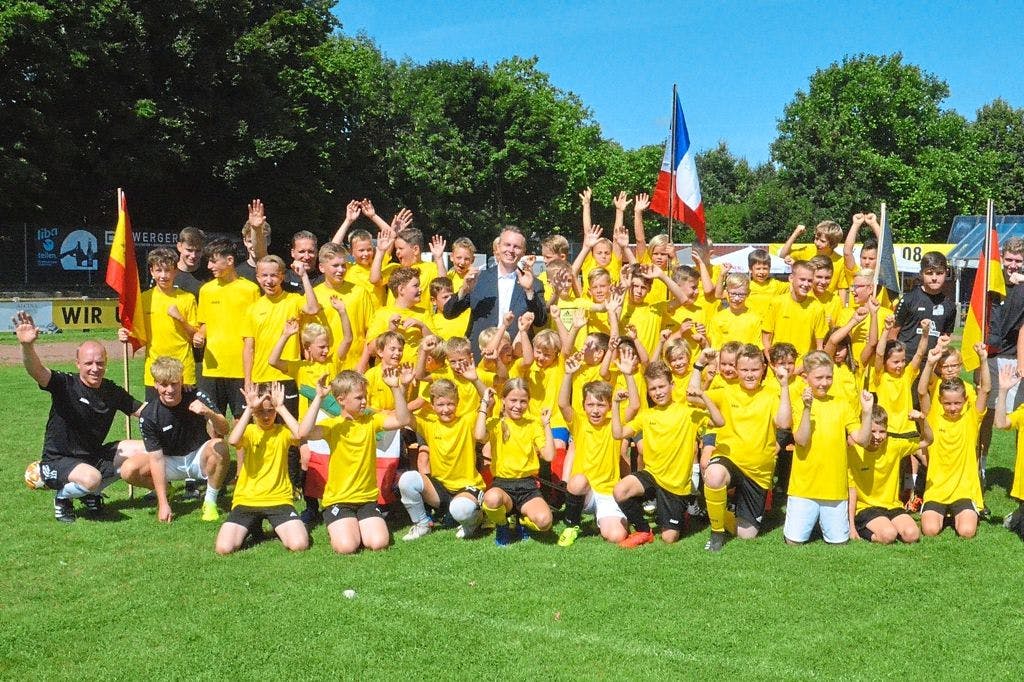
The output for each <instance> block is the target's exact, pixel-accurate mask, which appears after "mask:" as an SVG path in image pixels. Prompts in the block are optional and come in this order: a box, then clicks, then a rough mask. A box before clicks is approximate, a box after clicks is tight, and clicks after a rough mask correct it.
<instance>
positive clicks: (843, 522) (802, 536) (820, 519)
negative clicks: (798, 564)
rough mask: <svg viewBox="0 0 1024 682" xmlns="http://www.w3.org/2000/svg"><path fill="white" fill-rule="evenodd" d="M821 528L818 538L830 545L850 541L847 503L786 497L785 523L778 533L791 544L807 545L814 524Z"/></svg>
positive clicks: (843, 501)
mask: <svg viewBox="0 0 1024 682" xmlns="http://www.w3.org/2000/svg"><path fill="white" fill-rule="evenodd" d="M815 523H818V524H820V525H821V535H822V537H824V538H825V542H827V543H829V544H830V545H838V544H842V543H844V542H848V541H849V540H850V501H849V500H812V499H810V498H807V497H796V496H794V495H790V496H789V497H788V498H787V500H786V523H785V525H784V526H783V527H782V534H783V535H784V536H785V537H786V539H787V540H789V541H791V542H807V540H808V539H810V537H811V531H812V530H814V524H815Z"/></svg>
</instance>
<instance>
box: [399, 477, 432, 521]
mask: <svg viewBox="0 0 1024 682" xmlns="http://www.w3.org/2000/svg"><path fill="white" fill-rule="evenodd" d="M398 490H399V492H401V493H402V504H403V505H405V509H406V511H408V512H409V520H410V521H412V522H413V523H426V522H427V508H426V507H425V506H423V476H422V475H421V474H420V472H418V471H406V472H405V473H404V474H402V476H401V478H399V479H398Z"/></svg>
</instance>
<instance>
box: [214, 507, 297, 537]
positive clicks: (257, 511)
mask: <svg viewBox="0 0 1024 682" xmlns="http://www.w3.org/2000/svg"><path fill="white" fill-rule="evenodd" d="M263 519H266V520H267V521H270V525H271V526H272V527H273V528H274V529H275V530H276V529H277V527H278V526H280V525H281V524H282V523H288V522H289V521H299V520H300V519H299V515H298V513H297V512H296V511H295V507H294V506H292V505H290V504H278V505H274V506H272V507H247V506H246V505H244V504H240V505H238V506H237V507H234V508H232V510H231V513H230V514H228V518H227V523H237V524H238V525H239V526H244V527H245V529H246V530H247V531H249V532H250V533H253V532H255V531H257V530H259V528H260V526H262V525H263Z"/></svg>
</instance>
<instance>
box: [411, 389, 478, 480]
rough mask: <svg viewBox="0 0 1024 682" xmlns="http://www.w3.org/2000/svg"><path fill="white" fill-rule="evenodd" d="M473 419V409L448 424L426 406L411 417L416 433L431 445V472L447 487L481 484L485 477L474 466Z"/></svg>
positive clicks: (474, 417)
mask: <svg viewBox="0 0 1024 682" xmlns="http://www.w3.org/2000/svg"><path fill="white" fill-rule="evenodd" d="M475 423H476V412H475V411H470V412H467V413H465V414H463V415H462V416H461V417H456V419H455V421H454V422H452V423H451V424H445V423H443V422H442V421H441V420H439V419H438V418H437V414H436V413H434V411H433V410H429V409H428V410H423V411H422V412H421V413H420V414H418V415H417V416H416V418H415V420H414V423H413V426H414V428H415V429H416V433H418V434H420V435H421V436H423V439H424V441H426V444H427V447H428V448H429V449H430V475H431V476H433V477H434V478H436V479H437V480H439V481H441V483H442V484H444V487H445V488H446V489H447V490H449V491H452V492H455V491H458V490H461V489H463V488H470V487H472V488H483V487H484V479H483V477H482V476H481V475H480V472H479V471H477V469H476V443H475V441H474V440H473V425H474V424H475Z"/></svg>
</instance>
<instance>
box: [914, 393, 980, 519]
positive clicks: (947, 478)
mask: <svg viewBox="0 0 1024 682" xmlns="http://www.w3.org/2000/svg"><path fill="white" fill-rule="evenodd" d="M983 415H984V413H983V412H978V411H977V409H975V405H974V404H973V403H966V402H965V403H964V406H963V408H961V410H960V416H959V418H956V419H950V418H949V417H947V416H946V415H945V414H941V415H939V417H938V418H937V419H932V418H930V417H929V418H928V423H929V424H930V425H931V427H932V432H933V433H934V434H935V440H934V441H933V442H932V444H931V445H930V446H928V477H927V479H926V480H925V484H924V501H925V503H928V502H938V503H939V504H950V503H952V502H956V501H957V500H963V499H969V500H971V501H972V502H974V506H975V508H976V509H977V510H978V511H980V510H981V509H982V508H983V507H984V506H985V500H984V498H983V497H982V494H981V479H980V478H979V476H978V454H977V447H978V431H979V430H980V428H981V418H982V416H983Z"/></svg>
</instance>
